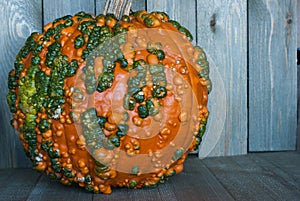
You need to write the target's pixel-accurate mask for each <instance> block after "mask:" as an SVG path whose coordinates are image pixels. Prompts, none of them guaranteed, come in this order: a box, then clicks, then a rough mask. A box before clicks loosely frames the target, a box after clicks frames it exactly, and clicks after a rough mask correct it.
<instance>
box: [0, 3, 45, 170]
mask: <svg viewBox="0 0 300 201" xmlns="http://www.w3.org/2000/svg"><path fill="white" fill-rule="evenodd" d="M0 19H1V21H2V23H1V29H0V36H1V37H0V46H1V48H2V51H1V52H0V63H1V72H0V86H1V87H0V97H1V98H0V108H1V110H0V125H1V137H0V158H1V160H0V168H10V167H30V162H29V160H28V159H27V158H26V156H25V154H24V151H23V147H22V145H21V142H20V140H19V137H18V135H19V134H18V133H17V132H15V131H14V129H13V128H12V127H11V125H10V120H11V119H12V115H11V113H10V111H9V109H8V105H7V103H6V95H7V93H8V89H7V77H8V73H9V71H10V70H11V69H13V68H14V60H15V57H16V55H17V54H18V52H19V50H20V49H21V47H22V46H23V45H24V43H25V41H26V39H27V37H28V36H30V34H31V33H32V32H35V31H40V30H41V26H42V21H41V19H42V4H41V0H32V1H23V0H12V1H5V0H0Z"/></svg>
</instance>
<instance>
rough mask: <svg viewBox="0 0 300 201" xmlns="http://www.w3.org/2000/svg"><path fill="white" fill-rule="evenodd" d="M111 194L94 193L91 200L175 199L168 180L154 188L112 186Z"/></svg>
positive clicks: (155, 200) (149, 200) (169, 200)
mask: <svg viewBox="0 0 300 201" xmlns="http://www.w3.org/2000/svg"><path fill="white" fill-rule="evenodd" d="M112 191H113V192H112V194H110V195H104V194H94V196H93V201H103V200H107V201H119V200H145V201H177V199H176V197H175V194H174V192H173V188H172V185H171V184H170V183H169V182H166V183H165V184H161V185H159V186H158V187H156V188H142V189H134V190H133V189H127V188H113V189H112Z"/></svg>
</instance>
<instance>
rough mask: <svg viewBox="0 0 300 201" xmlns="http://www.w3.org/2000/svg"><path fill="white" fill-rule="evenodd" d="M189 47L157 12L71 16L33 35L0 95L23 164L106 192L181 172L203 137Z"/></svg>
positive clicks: (195, 59)
mask: <svg viewBox="0 0 300 201" xmlns="http://www.w3.org/2000/svg"><path fill="white" fill-rule="evenodd" d="M191 41H192V35H191V34H190V32H189V31H188V30H187V29H186V28H184V27H183V26H181V25H180V24H179V23H178V22H176V21H174V20H170V19H169V17H168V15H167V14H166V13H163V12H152V13H148V12H146V11H137V12H134V13H131V14H130V16H127V15H124V16H123V17H122V18H121V19H120V20H118V19H117V18H116V17H115V16H114V15H113V14H107V15H102V14H101V15H99V16H93V15H90V14H87V13H84V12H79V13H78V14H76V15H74V16H70V15H68V16H65V17H62V18H59V19H57V20H55V21H53V22H51V23H49V24H47V25H46V26H45V27H44V32H43V33H41V34H40V33H33V34H32V35H31V36H30V37H29V38H28V39H27V41H26V43H25V45H24V47H23V48H22V49H21V50H20V52H19V54H18V55H17V58H16V61H15V63H14V69H13V70H11V71H10V73H9V77H8V88H9V93H8V95H7V102H8V105H9V107H10V111H11V112H12V113H13V120H12V122H11V123H12V125H13V127H14V128H15V129H16V130H18V131H19V132H20V139H21V141H22V144H23V146H24V149H25V151H26V154H27V155H28V157H30V159H31V160H32V162H33V168H34V169H36V170H38V171H41V172H46V174H47V175H48V176H49V177H50V178H54V179H58V180H60V181H61V183H63V184H65V185H71V184H72V183H77V184H78V185H79V186H81V187H84V188H85V189H86V190H88V191H91V192H95V193H106V194H108V193H111V187H117V186H118V187H128V188H141V187H151V186H156V185H157V184H159V183H162V182H164V181H165V180H167V179H168V178H169V177H170V176H172V175H174V174H177V173H179V172H181V171H182V170H183V162H184V160H185V158H186V156H187V154H188V153H189V152H191V151H194V150H195V149H197V147H198V145H199V144H200V142H201V138H202V136H203V134H204V132H205V127H206V122H207V118H208V110H207V107H206V105H207V101H208V93H209V91H210V88H211V82H210V80H209V76H208V73H209V70H208V62H207V59H206V56H205V53H204V51H203V49H202V48H200V47H198V46H193V45H192V43H191ZM179 133H180V134H179Z"/></svg>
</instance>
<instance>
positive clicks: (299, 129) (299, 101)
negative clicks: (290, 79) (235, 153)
mask: <svg viewBox="0 0 300 201" xmlns="http://www.w3.org/2000/svg"><path fill="white" fill-rule="evenodd" d="M299 19H300V0H297V19H296V20H297V48H300V20H299ZM299 86H300V65H298V66H297V97H298V98H297V108H298V109H297V150H298V151H300V87H299Z"/></svg>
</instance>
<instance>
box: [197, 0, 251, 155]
mask: <svg viewBox="0 0 300 201" xmlns="http://www.w3.org/2000/svg"><path fill="white" fill-rule="evenodd" d="M210 25H213V26H210ZM197 35H198V45H199V46H201V47H203V48H204V51H205V52H206V54H207V57H208V61H209V64H210V77H211V80H212V85H213V87H212V88H213V89H212V93H211V94H210V95H209V104H208V109H209V110H210V111H211V113H210V117H209V119H208V129H207V132H206V134H205V135H204V140H203V142H202V144H203V145H204V146H205V144H208V145H209V146H207V148H205V149H204V150H201V149H200V151H199V153H200V157H205V156H228V155H240V154H246V153H247V1H239V0H218V1H217V0H214V1H212V0H203V1H201V2H200V1H197ZM222 82H223V83H224V85H223V83H222ZM220 96H221V97H222V98H220ZM223 125H224V127H223ZM210 129H214V131H213V132H210V131H209V130H210ZM208 133H209V134H208ZM213 142H214V143H213Z"/></svg>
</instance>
